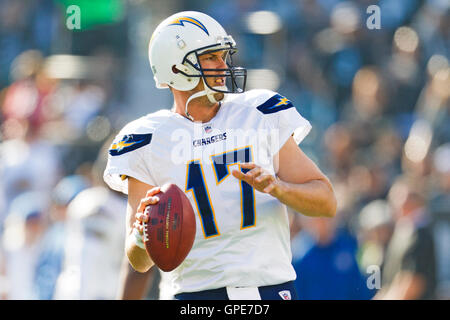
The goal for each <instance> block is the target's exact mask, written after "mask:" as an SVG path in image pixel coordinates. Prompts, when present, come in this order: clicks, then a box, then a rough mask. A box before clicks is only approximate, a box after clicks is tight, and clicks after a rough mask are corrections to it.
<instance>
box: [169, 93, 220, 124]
mask: <svg viewBox="0 0 450 320" xmlns="http://www.w3.org/2000/svg"><path fill="white" fill-rule="evenodd" d="M204 98H205V99H207V98H206V97H204ZM205 99H198V100H200V101H195V100H193V101H191V102H190V103H189V115H190V116H191V117H192V118H193V119H194V121H195V122H209V121H211V119H212V118H214V117H215V116H216V114H217V112H218V111H219V109H220V106H221V103H220V102H217V103H214V104H212V103H209V101H208V102H206V101H202V100H205ZM185 104H186V101H177V100H176V99H175V104H174V108H173V111H174V112H176V113H178V114H181V115H182V116H183V117H186V118H188V117H187V115H186V112H185Z"/></svg>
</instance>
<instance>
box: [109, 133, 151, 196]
mask: <svg viewBox="0 0 450 320" xmlns="http://www.w3.org/2000/svg"><path fill="white" fill-rule="evenodd" d="M152 138H153V132H152V130H151V128H147V129H146V128H139V127H137V128H136V127H135V126H132V125H131V126H126V127H125V128H124V129H122V130H121V131H120V132H119V134H118V135H117V136H116V138H115V139H114V141H113V143H112V144H111V146H110V148H109V151H108V162H107V165H106V169H105V171H104V174H103V179H104V181H105V182H106V184H107V185H108V186H109V187H110V188H111V189H113V190H116V191H119V192H123V193H125V194H128V179H127V178H128V177H133V178H135V179H137V180H139V181H142V182H144V183H147V184H149V185H152V186H155V185H157V184H156V181H155V179H154V178H153V177H152V174H151V168H150V165H151V164H150V163H151V150H150V148H151V141H152Z"/></svg>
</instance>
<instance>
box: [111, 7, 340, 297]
mask: <svg viewBox="0 0 450 320" xmlns="http://www.w3.org/2000/svg"><path fill="white" fill-rule="evenodd" d="M235 52H236V43H235V41H234V40H233V38H232V36H230V35H228V34H227V33H226V32H225V30H224V29H223V28H222V26H221V25H220V24H219V23H218V22H217V21H215V20H214V19H213V18H211V17H210V16H208V15H206V14H203V13H200V12H194V11H185V12H180V13H177V14H174V15H172V16H170V17H169V18H167V19H166V20H164V21H163V22H161V23H160V24H159V26H158V27H157V28H156V29H155V31H154V33H153V35H152V38H151V40H150V43H149V60H150V66H151V69H152V71H153V74H154V79H155V82H156V86H157V87H158V88H169V89H170V91H171V92H172V94H173V98H174V106H173V108H172V110H167V109H163V110H160V111H158V112H155V113H151V114H148V115H146V116H143V117H141V118H139V119H137V120H135V121H132V122H130V123H129V124H127V125H126V126H125V127H124V128H123V129H122V130H121V131H120V133H119V134H118V135H117V137H116V139H115V140H114V142H113V144H112V146H111V148H110V150H109V158H108V165H107V167H106V170H105V173H104V179H105V181H106V182H107V184H108V185H109V186H110V187H111V188H113V189H115V190H118V191H121V192H124V193H126V194H128V209H127V235H128V237H127V241H126V254H127V256H128V259H129V262H130V264H131V265H132V266H133V268H135V269H136V270H137V271H139V272H146V271H147V270H149V268H150V267H152V266H153V264H154V263H153V262H152V260H151V258H150V257H149V255H148V254H147V252H146V250H145V247H144V245H143V243H142V232H143V231H142V230H143V228H142V225H143V222H146V221H147V219H148V217H147V216H146V215H145V214H144V213H143V212H144V208H145V206H147V205H152V204H156V203H157V202H158V197H157V194H158V192H159V191H160V189H159V186H162V185H163V184H166V183H174V184H176V185H178V186H179V187H180V188H181V189H182V190H185V192H186V195H187V196H188V198H189V199H190V202H191V204H192V207H193V208H194V211H195V212H196V219H197V221H196V222H197V230H196V237H195V242H194V245H193V247H192V249H191V251H190V253H189V254H188V256H187V257H186V259H185V260H184V261H183V263H182V264H181V265H180V266H179V267H177V268H176V269H175V270H173V271H171V272H170V274H168V276H170V278H171V281H172V284H173V290H174V294H175V298H177V299H295V298H296V292H295V289H294V286H293V280H294V279H295V278H296V274H295V271H294V269H293V267H292V265H291V250H290V238H289V223H288V215H287V207H286V206H289V207H291V208H292V209H293V210H295V211H297V212H299V213H301V214H304V215H308V216H314V217H333V216H334V215H335V212H336V199H335V195H334V192H333V188H332V185H331V183H330V181H329V179H328V178H327V177H326V176H325V175H324V174H323V173H322V172H321V171H320V169H319V168H318V167H317V165H315V164H314V162H313V161H311V160H310V159H309V158H308V157H307V156H306V155H305V154H304V153H303V152H302V150H301V149H300V148H299V146H298V145H299V143H300V142H301V141H302V140H303V139H304V138H305V136H306V135H307V134H308V132H309V131H310V129H311V125H310V123H309V122H308V121H307V120H306V119H304V118H303V117H302V116H301V115H300V114H299V113H298V112H297V110H296V108H295V107H294V106H293V104H292V103H291V101H289V100H288V99H287V98H285V97H283V96H282V95H280V94H278V93H276V92H272V91H270V90H250V91H247V92H246V91H245V82H246V77H247V72H246V69H244V68H241V67H237V66H235V65H234V64H233V61H232V58H233V55H234V54H235Z"/></svg>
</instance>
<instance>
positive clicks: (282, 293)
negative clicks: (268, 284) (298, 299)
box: [278, 290, 292, 300]
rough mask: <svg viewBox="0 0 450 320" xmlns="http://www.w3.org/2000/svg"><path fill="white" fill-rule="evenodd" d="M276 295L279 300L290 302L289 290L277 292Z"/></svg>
mask: <svg viewBox="0 0 450 320" xmlns="http://www.w3.org/2000/svg"><path fill="white" fill-rule="evenodd" d="M278 294H279V295H280V297H281V299H283V300H291V299H292V298H291V292H290V291H289V290H283V291H280V292H278Z"/></svg>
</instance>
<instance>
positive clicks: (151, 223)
mask: <svg viewBox="0 0 450 320" xmlns="http://www.w3.org/2000/svg"><path fill="white" fill-rule="evenodd" d="M155 196H157V197H158V198H159V202H158V203H157V204H155V205H149V206H147V207H146V208H145V212H146V213H148V215H149V219H148V222H147V223H146V224H144V243H145V248H146V250H147V252H148V254H149V255H150V257H151V258H152V260H153V262H154V263H155V264H156V265H157V266H158V267H159V268H160V269H161V270H162V271H166V272H167V271H172V270H173V269H175V268H176V267H178V266H179V265H180V264H181V263H182V262H183V261H184V259H185V258H186V256H187V255H188V253H189V251H190V250H191V248H192V245H193V244H194V238H195V230H196V225H195V224H196V223H195V214H194V210H193V208H192V206H191V203H190V202H189V199H188V198H187V196H186V195H185V193H184V192H183V191H182V190H181V189H180V188H179V187H177V186H176V185H175V184H165V185H163V186H162V187H161V192H160V193H158V194H156V195H155Z"/></svg>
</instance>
